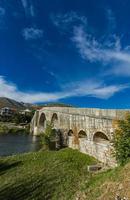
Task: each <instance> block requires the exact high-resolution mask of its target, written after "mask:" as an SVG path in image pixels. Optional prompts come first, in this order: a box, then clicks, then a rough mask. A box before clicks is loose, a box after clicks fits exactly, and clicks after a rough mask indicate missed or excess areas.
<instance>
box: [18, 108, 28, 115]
mask: <svg viewBox="0 0 130 200" xmlns="http://www.w3.org/2000/svg"><path fill="white" fill-rule="evenodd" d="M19 113H20V114H23V115H25V114H27V113H31V110H29V109H25V110H21V111H19Z"/></svg>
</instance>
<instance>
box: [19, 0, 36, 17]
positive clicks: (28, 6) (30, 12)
mask: <svg viewBox="0 0 130 200" xmlns="http://www.w3.org/2000/svg"><path fill="white" fill-rule="evenodd" d="M21 3H22V6H23V8H24V11H25V15H26V16H31V17H34V16H35V13H34V7H33V4H32V2H30V1H28V0H21Z"/></svg>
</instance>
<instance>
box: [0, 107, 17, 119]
mask: <svg viewBox="0 0 130 200" xmlns="http://www.w3.org/2000/svg"><path fill="white" fill-rule="evenodd" d="M14 113H15V110H14V109H12V108H9V107H4V108H1V109H0V115H1V116H6V117H10V116H12V115H13V114H14Z"/></svg>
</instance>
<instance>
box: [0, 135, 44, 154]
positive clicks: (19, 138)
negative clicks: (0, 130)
mask: <svg viewBox="0 0 130 200" xmlns="http://www.w3.org/2000/svg"><path fill="white" fill-rule="evenodd" d="M40 147H41V142H40V138H39V137H36V136H32V135H26V134H18V135H16V134H14V135H13V134H4V135H0V156H9V155H14V154H18V153H25V152H33V151H38V150H39V149H40Z"/></svg>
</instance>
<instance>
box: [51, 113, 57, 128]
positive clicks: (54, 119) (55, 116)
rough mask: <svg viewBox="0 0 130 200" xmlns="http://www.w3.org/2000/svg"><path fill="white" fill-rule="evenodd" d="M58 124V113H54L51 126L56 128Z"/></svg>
mask: <svg viewBox="0 0 130 200" xmlns="http://www.w3.org/2000/svg"><path fill="white" fill-rule="evenodd" d="M57 123H58V116H57V114H56V113H53V115H52V118H51V124H52V125H53V126H56V125H57Z"/></svg>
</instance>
